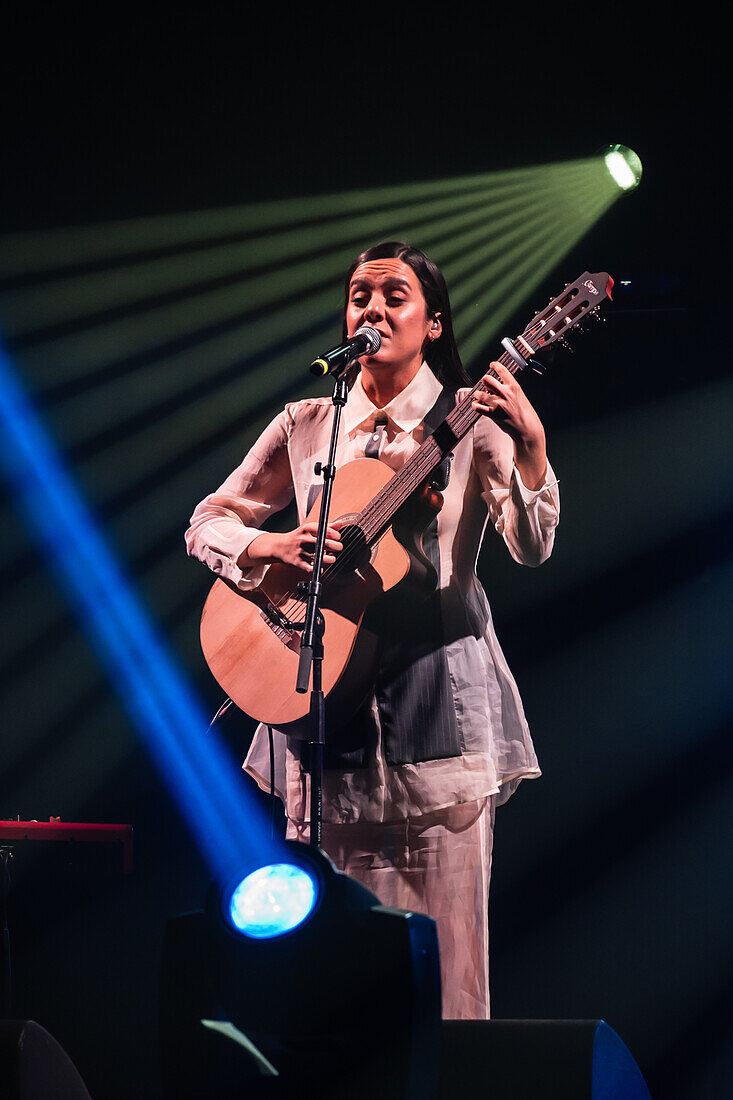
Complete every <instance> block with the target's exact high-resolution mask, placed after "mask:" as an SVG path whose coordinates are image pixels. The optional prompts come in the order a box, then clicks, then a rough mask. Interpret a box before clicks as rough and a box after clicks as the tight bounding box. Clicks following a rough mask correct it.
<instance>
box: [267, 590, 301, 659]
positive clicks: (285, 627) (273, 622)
mask: <svg viewBox="0 0 733 1100" xmlns="http://www.w3.org/2000/svg"><path fill="white" fill-rule="evenodd" d="M260 618H262V619H264V621H265V622H266V623H267V625H268V626H269V628H270V630H271V631H272V632H273V634H275V635H277V637H278V638H279V639H280V641H281V642H282V643H283V644H284V645H286V646H288V647H289V648H291V649H292V648H293V643H294V640H295V630H296V629H297V627H298V626H300V625H301V624H299V623H291V621H290V619H286V618H285V616H284V615H281V614H280V612H279V611H278V609H277V608H276V607H275V605H274V604H271V603H270V601H269V600H268V601H267V603H266V604H265V606H264V607H261V608H260Z"/></svg>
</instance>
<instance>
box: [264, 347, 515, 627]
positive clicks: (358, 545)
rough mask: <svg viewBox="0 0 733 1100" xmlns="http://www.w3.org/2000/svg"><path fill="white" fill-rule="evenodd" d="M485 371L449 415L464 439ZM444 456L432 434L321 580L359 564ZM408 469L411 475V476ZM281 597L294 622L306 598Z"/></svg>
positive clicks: (363, 518) (378, 498) (371, 505)
mask: <svg viewBox="0 0 733 1100" xmlns="http://www.w3.org/2000/svg"><path fill="white" fill-rule="evenodd" d="M505 359H506V360H507V362H503V360H505ZM499 362H502V365H503V366H505V367H507V369H508V370H510V371H511V373H512V374H515V373H516V371H517V369H518V367H517V364H516V363H514V361H513V360H512V359H511V358H510V357H509V355H508V354H507V353H506V352H504V353H503V354H502V355H501V356H500V358H499ZM485 374H491V375H493V376H494V377H495V378H498V377H499V376H498V374H497V373H496V371H493V370H491V369H489V370H488V371H486V372H485ZM485 374H484V375H482V377H481V378H480V379H479V380H478V382H476V384H475V385H474V386H473V388H472V389H471V390H470V391H469V392H468V394H467V395H466V396H465V398H464V399H463V400H462V401H461V402H460V404H458V405H457V406H456V407H455V408H454V409H453V410H452V412H451V413H450V414H449V417H446V420H447V419H449V418H450V419H451V420H452V427H454V428H456V429H457V430H458V432H459V433H460V438H462V437H463V435H464V434H465V431H464V429H465V430H468V427H470V424H471V422H472V421H475V420H478V418H479V417H480V416H481V415H483V414H482V413H479V412H477V411H476V410H475V409H473V408H472V407H471V402H472V400H473V397H474V394H475V393H476V392H477V391H479V390H481V389H482V388H483V387H482V381H483V378H484V377H485ZM456 414H458V415H456ZM436 449H437V452H438V456H439V457H438V458H437V461H436V455H435V452H436ZM442 457H444V456H442V454H441V452H440V448H439V445H438V444H437V443H436V441H435V439H434V438H433V436H432V435H430V436H428V437H427V438H426V439H425V440H424V442H423V443H422V444H421V445H420V448H419V449H418V450H417V451H416V452H415V454H414V456H413V458H412V459H411V460H410V461H409V462H408V463H407V465H406V466H404V467H403V468H402V470H401V471H400V472H399V474H396V475H395V476H394V477H393V478H391V479H390V481H388V482H387V485H386V486H384V487H383V489H382V490H380V492H379V493H377V495H376V496H375V497H374V498H373V499H372V500H371V501H370V502H369V504H368V505H367V506H366V508H365V509H364V511H363V512H362V513H361V514H360V517H359V519H360V521H361V522H360V523H359V524H358V525H354V526H355V529H354V530H353V535H352V537H351V538H350V540H349V543H348V544H346V545H344V548H343V550H342V551H341V553H340V554H339V556H338V558H337V560H336V561H335V562H332V563H331V564H330V565H328V566H327V567H326V569H324V570H323V572H322V575H321V581H322V583H323V584H325V583H327V582H328V581H329V580H332V579H333V578H334V576H335V575H337V574H338V573H342V572H344V571H347V570H348V569H350V568H351V564H352V562H353V563H354V564H355V563H356V562H357V561H358V558H359V556H360V555H361V554H363V551H364V547H363V542H362V538H361V537H360V534H361V533H363V534H364V538H365V541H366V543H367V547H368V546H369V544H370V543H371V542H372V541H373V540H374V539H375V538H376V537H377V535H378V533H379V531H380V528H381V527H382V526H384V523H385V517H386V515H388V514H389V513H390V512H392V507H393V505H394V504H395V502H396V501H399V498H400V497H401V496H404V497H405V500H406V499H407V498H409V497H410V496H411V495H412V493H413V492H414V491H415V489H416V488H417V487H418V486H419V485H420V484H421V482H423V481H424V480H425V479H426V478H427V477H428V476H429V474H430V472H431V471H432V470H433V469H434V468H435V466H436V465H437V464H438V462H440V460H441V458H442ZM408 471H409V476H407V474H408ZM411 480H414V481H415V484H414V485H413V486H409V482H410V481H411ZM406 484H407V486H408V489H407V491H405V485H406ZM400 503H404V501H401V502H400ZM374 513H377V516H378V517H379V518H378V521H377V524H376V526H375V527H374V530H373V531H371V533H369V530H370V527H371V524H370V523H369V520H370V518H371V517H372V516H373V514H374ZM364 521H367V522H364ZM372 522H373V520H372ZM365 528H366V530H365ZM349 534H352V533H351V532H347V535H349ZM380 537H381V536H380ZM281 599H282V601H284V602H280V601H278V603H277V604H276V606H277V607H278V610H279V611H280V612H281V613H282V614H283V615H285V617H286V618H288V619H290V620H291V621H293V620H294V619H295V612H296V611H297V610H299V609H300V608H304V607H305V601H304V600H303V599H302V598H299V597H298V596H297V595H296V593H295V592H292V591H289V592H287V593H284V594H283V597H282V598H281Z"/></svg>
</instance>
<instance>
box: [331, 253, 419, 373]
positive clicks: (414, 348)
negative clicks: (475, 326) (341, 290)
mask: <svg viewBox="0 0 733 1100" xmlns="http://www.w3.org/2000/svg"><path fill="white" fill-rule="evenodd" d="M346 325H347V330H348V335H349V336H353V335H354V333H355V332H356V330H357V329H358V328H360V326H361V325H371V327H372V328H375V329H376V330H377V332H378V333H379V334H380V336H381V337H382V343H381V346H380V348H379V351H378V352H377V353H376V355H370V356H365V357H364V358H363V359H362V362H363V363H364V364H366V365H367V366H369V367H381V366H385V367H387V366H389V367H391V368H393V369H398V368H402V367H407V366H411V365H414V364H415V363H416V362H417V365H418V366H419V365H420V363H422V359H423V348H424V346H425V343H426V340H427V339H428V338H429V337H433V338H435V336H436V333H437V335H440V321H439V320H438V321H437V322H436V320H435V318H432V317H429V316H428V310H427V306H426V304H425V298H424V297H423V292H422V287H421V286H420V283H419V281H418V278H417V276H416V274H415V272H414V271H413V270H412V268H411V267H408V265H407V264H406V263H404V262H403V261H402V260H391V259H390V260H368V261H367V262H366V263H364V264H361V265H360V266H359V267H357V269H356V271H355V272H354V274H353V275H352V277H351V283H350V284H349V300H348V303H347V306H346Z"/></svg>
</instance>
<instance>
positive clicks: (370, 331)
mask: <svg viewBox="0 0 733 1100" xmlns="http://www.w3.org/2000/svg"><path fill="white" fill-rule="evenodd" d="M381 343H382V337H381V336H380V334H379V333H378V332H377V330H376V329H375V328H372V327H371V325H362V326H361V328H358V329H357V330H356V332H355V333H354V335H353V336H351V337H350V338H349V339H348V340H347V341H346V343H345V344H339V345H338V346H337V347H335V348H331V350H330V351H327V352H326V353H325V355H322V356H321V357H320V358H319V359H314V360H313V362H312V363H311V366H310V371H311V374H317V375H319V376H320V377H323V375H324V374H334V375H336V374H340V373H341V371H342V370H343V369H344V367H345V366H346V365H347V364H348V363H350V362H351V361H352V359H359V358H360V357H361V356H362V355H375V354H376V353H377V352H378V351H379V348H380V346H381Z"/></svg>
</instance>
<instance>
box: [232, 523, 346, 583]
mask: <svg viewBox="0 0 733 1100" xmlns="http://www.w3.org/2000/svg"><path fill="white" fill-rule="evenodd" d="M340 526H341V525H340V522H339V520H335V521H334V523H332V524H329V526H328V529H327V531H326V544H325V547H324V555H323V564H324V565H332V564H333V562H335V561H336V555H337V554H338V553H339V552H340V551H341V550H343V544H342V542H341V535H340ZM317 532H318V521H317V520H307V521H306V522H305V523H302V524H301V525H300V527H296V528H295V530H294V531H285V532H283V533H278V532H271V531H263V532H262V534H261V535H258V536H257V538H256V539H253V540H252V542H251V543H250V544H249V546H248V547H247V549H246V550H245V551H244V553H243V554H242V555H241V556H240V558H239V562H238V564H239V567H240V569H247V568H250V567H251V566H253V565H272V564H274V563H276V562H282V563H283V564H284V565H294V566H295V567H296V568H297V569H302V571H303V572H304V573H312V572H313V555H314V553H315V549H316V534H317Z"/></svg>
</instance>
